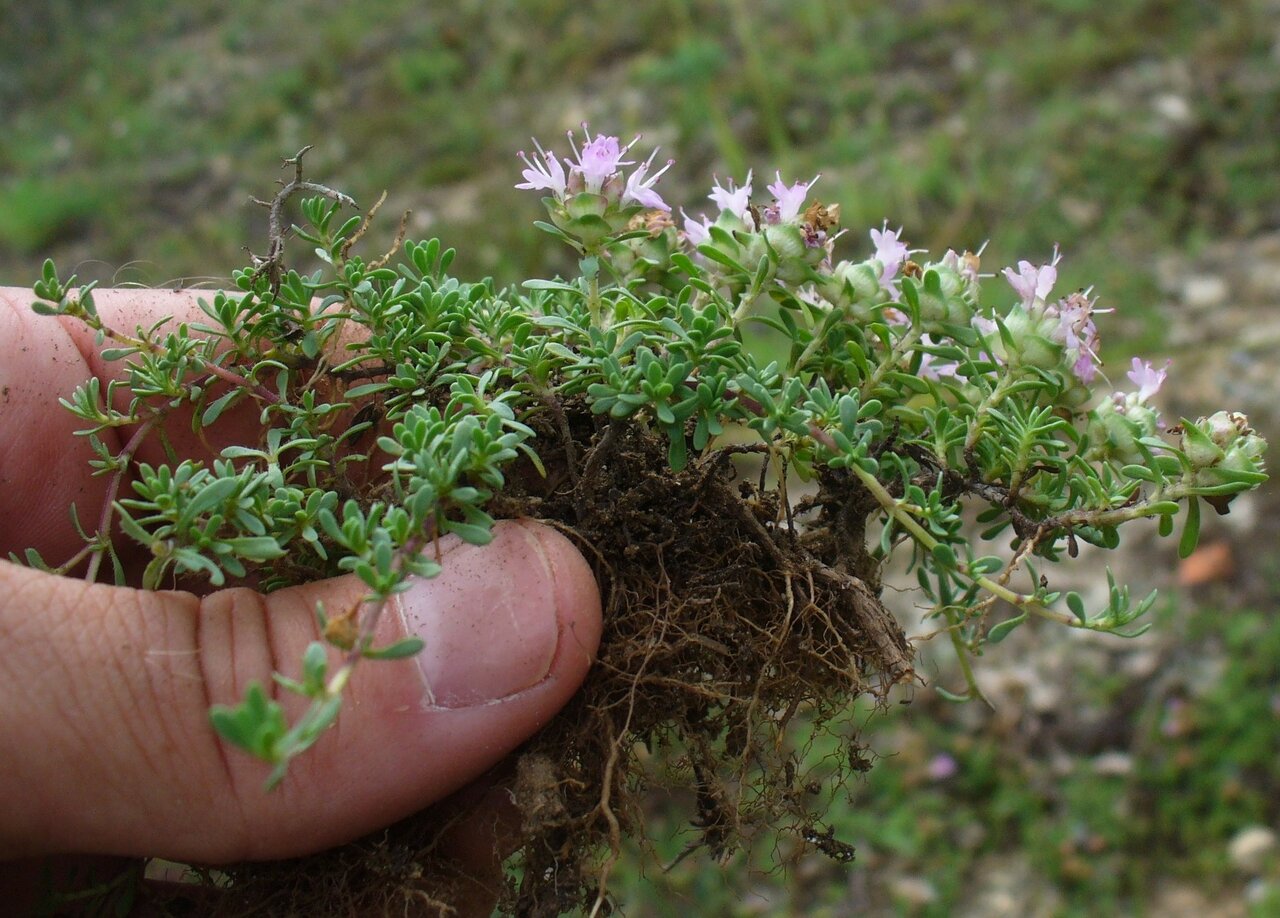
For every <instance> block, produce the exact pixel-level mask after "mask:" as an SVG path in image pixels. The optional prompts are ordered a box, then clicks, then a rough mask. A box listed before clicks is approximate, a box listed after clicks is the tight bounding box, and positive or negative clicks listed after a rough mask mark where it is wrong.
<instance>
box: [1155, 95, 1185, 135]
mask: <svg viewBox="0 0 1280 918" xmlns="http://www.w3.org/2000/svg"><path fill="white" fill-rule="evenodd" d="M1151 107H1152V108H1154V109H1155V111H1156V114H1157V115H1159V116H1160V117H1161V118H1163V119H1164V120H1165V121H1168V122H1169V123H1170V124H1173V125H1176V126H1177V127H1185V126H1186V125H1188V124H1190V123H1191V122H1192V121H1194V120H1195V113H1194V112H1193V111H1192V110H1191V105H1190V103H1188V102H1187V100H1186V99H1185V98H1184V97H1183V96H1180V95H1178V94H1177V93H1173V92H1166V93H1161V94H1160V95H1158V96H1156V97H1155V98H1154V99H1152V100H1151Z"/></svg>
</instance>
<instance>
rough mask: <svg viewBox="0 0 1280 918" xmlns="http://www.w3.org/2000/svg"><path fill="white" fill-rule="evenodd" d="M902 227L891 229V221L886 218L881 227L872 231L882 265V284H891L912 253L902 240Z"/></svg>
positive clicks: (872, 238) (878, 258)
mask: <svg viewBox="0 0 1280 918" xmlns="http://www.w3.org/2000/svg"><path fill="white" fill-rule="evenodd" d="M901 237H902V227H898V228H897V229H896V230H891V229H889V221H888V220H886V221H884V223H883V224H882V225H881V226H880V229H873V230H872V231H871V241H872V242H873V243H874V244H875V247H876V255H875V258H876V261H878V262H880V264H881V265H882V270H881V272H880V283H881V285H882V286H885V287H887V286H889V282H890V281H891V280H893V278H894V277H895V276H897V273H898V269H899V268H901V267H902V264H903V262H905V261H906V260H907V256H908V255H909V254H911V250H910V249H908V248H907V244H906V243H905V242H903V241H902V238H901Z"/></svg>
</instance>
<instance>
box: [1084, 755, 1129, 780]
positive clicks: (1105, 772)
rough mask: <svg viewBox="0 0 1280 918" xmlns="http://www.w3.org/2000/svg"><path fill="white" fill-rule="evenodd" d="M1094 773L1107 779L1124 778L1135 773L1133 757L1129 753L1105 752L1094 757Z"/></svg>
mask: <svg viewBox="0 0 1280 918" xmlns="http://www.w3.org/2000/svg"><path fill="white" fill-rule="evenodd" d="M1093 773H1094V774H1095V775H1099V776H1101V777H1106V778H1123V777H1125V776H1127V775H1130V774H1132V773H1133V756H1131V755H1129V754H1128V753H1127V752H1118V751H1112V752H1104V753H1102V754H1101V755H1098V756H1095V757H1094V760H1093Z"/></svg>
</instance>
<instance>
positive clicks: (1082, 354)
mask: <svg viewBox="0 0 1280 918" xmlns="http://www.w3.org/2000/svg"><path fill="white" fill-rule="evenodd" d="M1095 312H1110V310H1098V309H1096V308H1095V307H1094V303H1093V301H1092V300H1090V299H1089V296H1088V292H1087V291H1086V292H1084V293H1072V294H1069V295H1068V296H1066V297H1064V298H1063V299H1061V300H1059V301H1058V302H1057V303H1056V304H1054V305H1053V306H1050V307H1048V308H1047V309H1045V311H1044V314H1045V315H1046V316H1048V317H1050V318H1055V317H1056V318H1057V319H1058V327H1057V328H1055V329H1054V330H1053V338H1054V340H1055V341H1061V342H1062V343H1063V344H1065V345H1066V347H1067V353H1068V356H1072V355H1074V360H1073V362H1072V365H1071V372H1072V373H1074V374H1075V375H1076V378H1078V379H1079V380H1080V381H1081V382H1082V383H1085V384H1088V383H1091V382H1093V377H1094V376H1095V375H1096V374H1097V370H1098V363H1100V362H1101V361H1100V360H1099V359H1098V326H1097V325H1095V324H1094V321H1093V314H1094V313H1095Z"/></svg>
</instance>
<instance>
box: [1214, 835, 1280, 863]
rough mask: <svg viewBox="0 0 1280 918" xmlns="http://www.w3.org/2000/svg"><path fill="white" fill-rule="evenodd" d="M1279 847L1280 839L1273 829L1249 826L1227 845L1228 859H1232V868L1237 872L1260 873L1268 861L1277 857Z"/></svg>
mask: <svg viewBox="0 0 1280 918" xmlns="http://www.w3.org/2000/svg"><path fill="white" fill-rule="evenodd" d="M1277 847H1280V839H1277V837H1276V833H1275V831H1274V830H1273V829H1269V828H1267V827H1266V826H1249V827H1248V828H1244V829H1241V830H1240V831H1239V832H1237V833H1236V835H1235V837H1234V838H1232V839H1231V841H1230V842H1228V843H1227V857H1229V858H1230V859H1231V866H1233V867H1235V868H1236V869H1237V870H1240V871H1243V872H1244V873H1260V872H1261V871H1262V870H1263V868H1265V867H1266V865H1267V861H1269V860H1270V859H1271V858H1273V857H1275V855H1276V849H1277Z"/></svg>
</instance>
